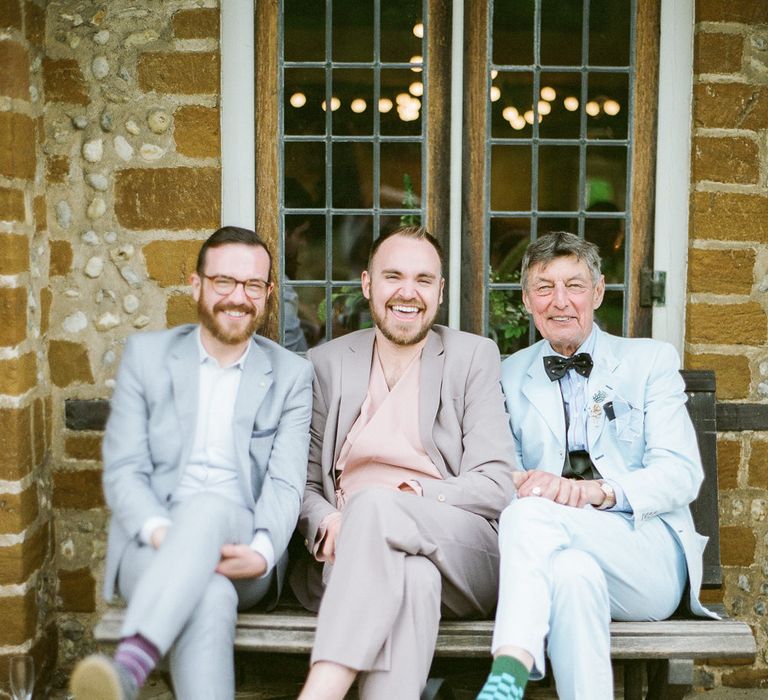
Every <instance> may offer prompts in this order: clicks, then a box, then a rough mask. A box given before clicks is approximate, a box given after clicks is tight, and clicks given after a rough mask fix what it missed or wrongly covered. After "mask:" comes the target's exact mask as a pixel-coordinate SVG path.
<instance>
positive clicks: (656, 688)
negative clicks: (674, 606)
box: [94, 370, 756, 700]
mask: <svg viewBox="0 0 768 700" xmlns="http://www.w3.org/2000/svg"><path fill="white" fill-rule="evenodd" d="M682 374H683V377H684V379H685V382H686V392H687V394H688V398H689V400H688V410H689V412H690V414H691V418H692V419H693V423H694V426H695V428H696V435H697V439H698V442H699V449H700V451H701V456H702V462H703V464H704V471H705V479H704V485H703V486H702V489H701V493H700V494H699V497H698V498H697V500H696V502H695V503H694V504H693V505H692V507H691V510H692V512H693V516H694V520H695V521H696V527H697V530H698V531H699V532H700V533H702V534H704V535H707V536H709V538H710V540H709V544H708V545H707V549H706V552H705V554H704V580H703V587H704V588H717V587H719V586H720V584H721V581H722V574H721V569H720V538H719V516H718V507H717V451H716V437H717V436H716V425H715V377H714V372H711V371H705V370H701V371H684V372H683V373H682ZM122 618H123V611H122V610H121V609H117V608H111V609H109V610H108V611H107V612H106V613H105V614H104V616H103V617H102V618H101V620H100V621H99V623H98V624H97V626H96V628H95V629H94V638H95V639H96V641H97V642H101V643H114V642H116V641H117V639H118V637H119V632H120V626H121V623H122ZM492 633H493V622H492V621H490V620H482V621H454V620H450V621H449V620H445V621H443V622H441V623H440V631H439V634H438V638H437V645H436V648H435V658H436V660H440V659H477V660H478V661H477V663H478V664H480V665H481V666H482V669H483V671H485V670H486V669H487V668H488V667H489V664H490V647H491V636H492ZM314 634H315V615H314V614H312V613H308V612H305V611H303V610H297V609H296V608H278V609H277V610H275V611H274V612H271V613H241V614H240V615H238V619H237V630H236V634H235V649H237V650H239V651H249V652H262V653H279V654H303V655H308V654H309V653H310V651H311V649H312V641H313V639H314ZM755 653H756V647H755V640H754V637H753V635H752V631H751V629H750V627H749V626H748V625H747V624H746V623H744V622H739V621H737V620H728V619H724V620H709V619H700V618H697V619H690V618H688V619H684V618H674V619H670V620H664V621H662V622H613V623H611V657H612V658H613V659H614V660H615V661H617V662H619V663H621V664H622V665H623V674H624V697H625V700H638V699H639V698H642V697H643V692H644V688H645V690H646V692H647V695H646V697H647V698H649V699H655V698H658V699H667V698H680V697H682V696H683V695H684V694H685V693H686V692H687V691H688V690H689V689H690V688H691V685H692V682H693V664H694V661H696V660H705V659H738V660H743V661H750V660H752V659H754V657H755Z"/></svg>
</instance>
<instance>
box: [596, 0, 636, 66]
mask: <svg viewBox="0 0 768 700" xmlns="http://www.w3.org/2000/svg"><path fill="white" fill-rule="evenodd" d="M631 15H632V6H631V3H630V0H591V2H590V9H589V62H590V63H591V64H592V65H596V66H627V65H629V47H630V38H631V29H630V25H631Z"/></svg>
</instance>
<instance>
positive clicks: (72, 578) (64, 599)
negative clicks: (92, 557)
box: [58, 568, 96, 613]
mask: <svg viewBox="0 0 768 700" xmlns="http://www.w3.org/2000/svg"><path fill="white" fill-rule="evenodd" d="M58 578H59V600H60V601H61V605H60V606H59V609H60V610H64V611H65V612H84V613H87V612H93V611H94V610H95V609H96V581H95V580H94V578H93V574H91V571H90V569H88V568H82V569H75V570H74V571H67V570H66V569H59V572H58Z"/></svg>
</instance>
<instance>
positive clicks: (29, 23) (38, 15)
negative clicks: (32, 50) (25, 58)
mask: <svg viewBox="0 0 768 700" xmlns="http://www.w3.org/2000/svg"><path fill="white" fill-rule="evenodd" d="M24 26H25V27H26V30H27V41H28V42H29V43H30V44H32V45H33V46H36V47H37V48H39V49H42V48H43V44H44V42H45V9H43V7H40V6H39V5H38V4H37V3H35V2H30V0H27V2H25V3H24Z"/></svg>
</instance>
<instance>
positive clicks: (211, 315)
mask: <svg viewBox="0 0 768 700" xmlns="http://www.w3.org/2000/svg"><path fill="white" fill-rule="evenodd" d="M225 311H240V312H242V313H244V314H246V316H247V317H250V319H249V321H248V323H247V324H246V325H245V326H244V327H242V328H235V329H229V328H227V326H226V325H225V324H224V323H222V322H221V321H220V320H219V317H218V315H217V314H219V313H223V312H225ZM265 314H266V308H265V309H262V310H261V311H260V312H259V311H257V309H255V308H254V307H253V306H248V305H247V304H232V303H228V302H226V301H220V302H218V303H217V304H214V305H213V309H212V310H209V309H208V307H207V306H206V305H205V303H204V294H201V295H200V299H199V300H198V302H197V317H198V319H199V320H200V323H201V324H202V325H203V326H205V328H206V329H207V330H208V331H209V332H210V334H211V335H212V336H213V337H214V338H216V340H218V341H219V342H221V343H224V344H225V345H239V344H240V343H243V342H245V341H246V340H248V339H249V338H250V337H251V336H252V335H253V334H254V333H255V332H256V331H257V330H258V329H259V328H260V327H261V324H262V321H263V320H264V316H265Z"/></svg>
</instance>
